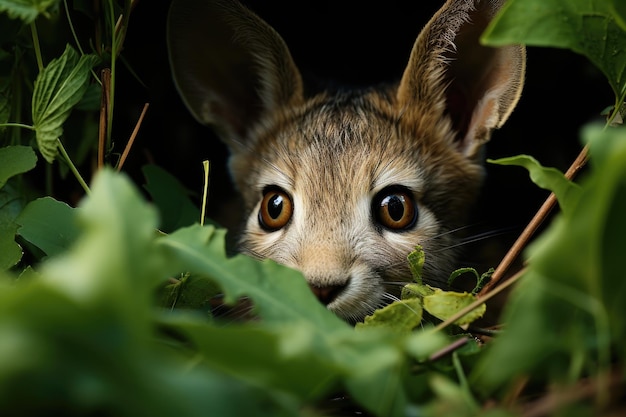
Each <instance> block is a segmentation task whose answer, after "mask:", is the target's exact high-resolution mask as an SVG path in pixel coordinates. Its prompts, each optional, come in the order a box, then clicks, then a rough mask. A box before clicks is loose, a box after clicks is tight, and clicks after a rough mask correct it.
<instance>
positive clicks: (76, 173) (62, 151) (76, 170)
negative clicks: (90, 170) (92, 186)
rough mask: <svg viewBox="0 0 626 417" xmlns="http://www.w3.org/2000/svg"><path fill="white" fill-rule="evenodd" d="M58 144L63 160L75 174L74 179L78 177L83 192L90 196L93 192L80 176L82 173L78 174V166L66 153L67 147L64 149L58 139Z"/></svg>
mask: <svg viewBox="0 0 626 417" xmlns="http://www.w3.org/2000/svg"><path fill="white" fill-rule="evenodd" d="M57 144H58V146H59V151H60V152H61V155H63V158H64V159H65V162H67V165H68V166H69V167H70V170H71V171H72V173H73V174H74V177H76V179H77V180H78V183H79V184H80V186H81V187H83V190H85V193H87V194H88V195H89V194H90V193H91V191H90V190H89V186H88V185H87V183H86V182H85V180H84V179H83V177H82V176H81V175H80V172H78V169H76V166H75V165H74V163H73V162H72V160H71V159H70V156H69V155H68V154H67V152H66V151H65V147H63V143H61V139H57Z"/></svg>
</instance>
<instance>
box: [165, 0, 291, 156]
mask: <svg viewBox="0 0 626 417" xmlns="http://www.w3.org/2000/svg"><path fill="white" fill-rule="evenodd" d="M167 40H168V49H169V58H170V66H171V69H172V73H173V77H174V81H175V83H176V87H177V88H178V91H179V93H180V94H181V96H182V98H183V101H184V102H185V104H186V105H187V107H188V108H189V110H190V111H191V113H192V114H193V116H194V117H195V118H196V119H197V120H198V121H199V122H200V123H203V124H210V125H213V126H215V127H216V128H217V129H218V130H219V132H220V134H221V136H222V138H223V139H224V140H225V142H226V143H227V145H229V146H230V147H235V148H237V147H239V146H245V140H246V139H247V137H248V136H249V133H250V132H251V131H252V129H254V127H255V126H256V125H257V124H258V123H259V122H261V121H262V119H263V118H264V117H266V116H268V115H269V114H272V113H273V112H276V111H278V109H279V108H280V107H281V106H288V105H291V104H295V103H296V102H299V101H301V100H302V81H301V77H300V73H299V72H298V69H297V68H296V66H295V64H294V62H293V60H292V58H291V55H290V53H289V50H288V49H287V46H286V45H285V42H284V41H283V39H282V38H281V37H280V36H279V35H278V34H277V33H276V32H275V31H274V29H272V28H271V27H270V26H269V25H268V24H267V23H265V22H264V21H263V20H261V19H260V18H259V17H258V16H256V15H255V14H254V13H252V12H251V11H249V10H248V9H246V8H245V7H244V6H242V5H241V4H240V3H238V2H236V1H223V0H217V1H208V0H174V1H173V3H172V5H171V8H170V12H169V16H168V26H167Z"/></svg>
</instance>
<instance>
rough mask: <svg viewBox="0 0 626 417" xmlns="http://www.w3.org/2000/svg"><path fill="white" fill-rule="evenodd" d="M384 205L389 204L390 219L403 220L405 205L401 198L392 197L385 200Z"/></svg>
mask: <svg viewBox="0 0 626 417" xmlns="http://www.w3.org/2000/svg"><path fill="white" fill-rule="evenodd" d="M383 203H387V211H388V212H389V217H391V218H392V219H393V220H394V221H398V220H400V219H402V216H403V215H404V204H403V201H402V198H401V197H399V196H397V195H390V196H388V197H387V198H385V200H384V201H383Z"/></svg>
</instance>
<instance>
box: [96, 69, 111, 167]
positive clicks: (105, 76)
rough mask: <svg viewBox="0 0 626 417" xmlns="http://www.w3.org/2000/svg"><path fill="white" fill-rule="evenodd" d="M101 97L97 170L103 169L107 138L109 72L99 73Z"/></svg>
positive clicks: (104, 70)
mask: <svg viewBox="0 0 626 417" xmlns="http://www.w3.org/2000/svg"><path fill="white" fill-rule="evenodd" d="M100 74H101V78H102V95H101V97H100V126H99V129H98V169H102V168H103V167H104V153H105V143H106V137H107V119H108V112H109V91H110V90H109V89H110V88H111V70H110V69H108V68H105V69H103V70H102V71H101V73H100Z"/></svg>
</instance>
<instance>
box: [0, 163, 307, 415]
mask: <svg viewBox="0 0 626 417" xmlns="http://www.w3.org/2000/svg"><path fill="white" fill-rule="evenodd" d="M77 217H78V218H79V220H80V222H79V223H80V224H81V225H82V233H81V234H80V236H79V238H78V240H77V242H76V244H75V245H73V246H72V247H71V248H70V249H69V250H67V251H65V252H64V253H63V254H61V255H59V256H57V257H55V258H52V260H48V261H44V262H43V263H42V264H41V265H40V267H39V268H38V270H39V271H40V273H39V274H38V276H37V277H30V278H28V279H23V280H22V279H20V280H17V282H15V283H12V284H11V285H9V284H7V279H6V278H7V277H5V276H0V357H2V360H1V361H0V409H2V410H3V412H4V413H7V414H9V415H46V414H49V413H50V410H52V409H54V410H63V412H65V413H66V414H67V412H69V413H70V414H76V415H94V414H99V413H101V412H102V410H106V414H110V415H119V416H131V415H150V416H155V417H168V416H187V417H201V416H206V415H217V416H226V417H236V416H241V415H260V416H268V417H269V416H274V415H278V416H287V415H296V412H297V409H296V408H295V404H294V402H293V401H289V399H287V398H284V397H282V398H279V397H277V396H274V392H273V391H271V390H267V389H265V388H259V387H253V386H251V385H249V384H246V383H244V382H242V381H241V380H236V379H235V378H234V377H233V376H232V375H229V374H227V373H225V372H223V371H221V370H219V369H215V368H213V369H210V368H209V367H207V366H206V364H200V363H198V360H197V358H189V357H188V356H187V355H186V354H185V353H186V351H185V350H183V349H179V350H176V349H175V348H174V347H173V346H172V344H173V341H174V338H172V339H170V340H169V341H168V346H167V348H165V345H164V343H159V340H162V338H163V335H161V334H157V333H156V332H155V324H156V320H155V319H154V316H153V313H154V310H153V294H154V289H155V285H156V284H157V283H160V282H162V281H163V280H164V279H165V276H166V275H167V274H168V262H167V258H166V257H165V256H164V254H163V253H162V251H161V250H160V249H159V247H158V246H157V245H155V241H156V239H157V236H156V234H155V233H154V230H155V227H156V225H157V215H156V211H155V210H154V208H153V207H152V206H151V205H149V204H147V203H146V202H144V201H143V200H142V199H141V196H140V195H139V193H138V191H137V189H136V188H134V187H133V186H132V184H131V183H130V181H129V180H127V179H126V178H125V177H124V176H122V175H119V174H115V173H113V172H111V171H108V170H104V171H101V172H99V173H98V175H97V176H96V177H95V179H94V183H93V184H92V193H91V195H90V197H88V198H87V200H85V201H84V202H83V204H81V207H80V209H79V210H78V211H77ZM0 275H1V274H0ZM246 348H248V349H249V348H250V346H249V345H247V346H246ZM246 353H249V352H246Z"/></svg>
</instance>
